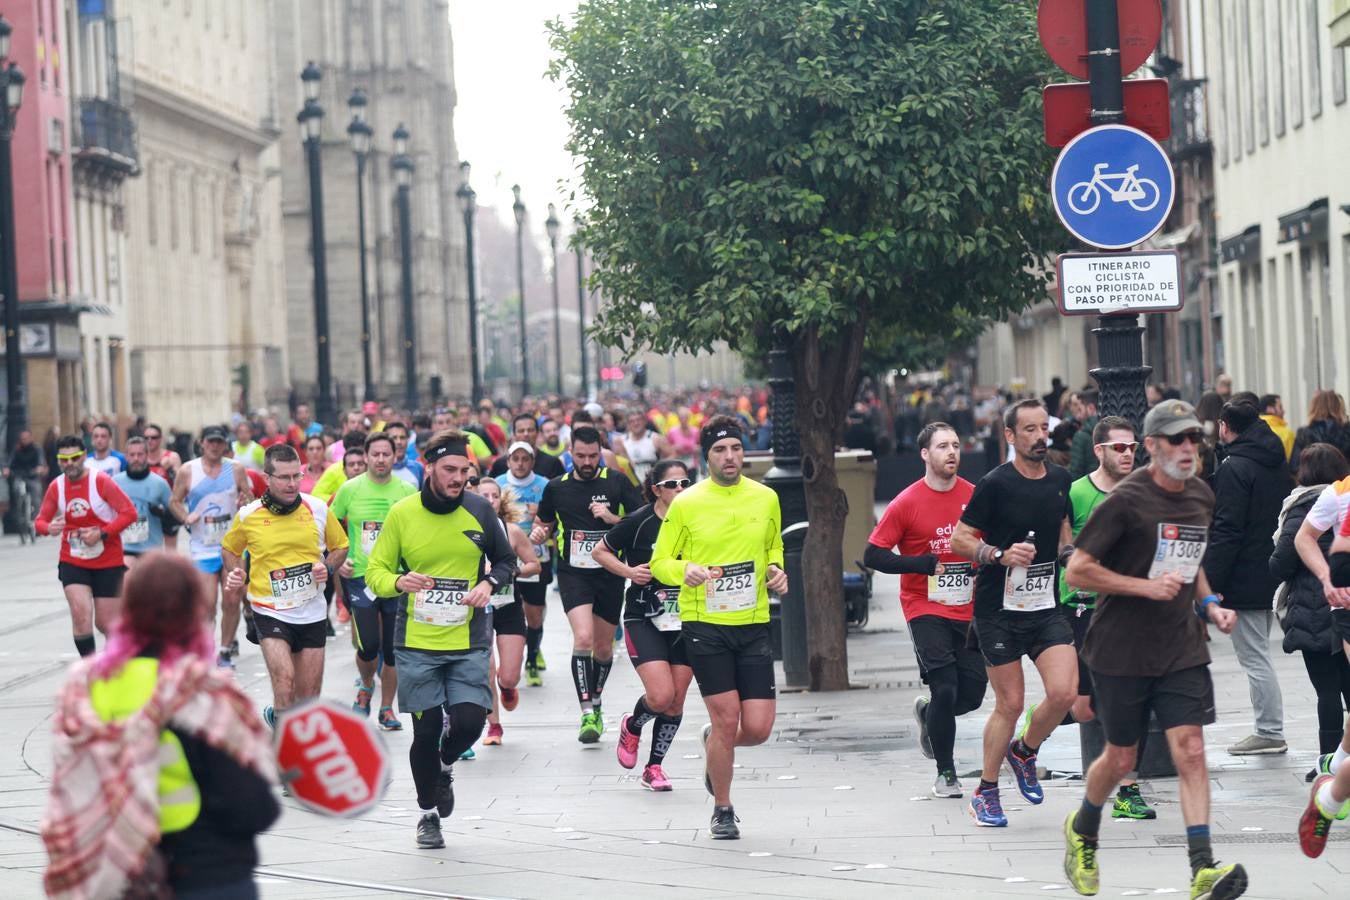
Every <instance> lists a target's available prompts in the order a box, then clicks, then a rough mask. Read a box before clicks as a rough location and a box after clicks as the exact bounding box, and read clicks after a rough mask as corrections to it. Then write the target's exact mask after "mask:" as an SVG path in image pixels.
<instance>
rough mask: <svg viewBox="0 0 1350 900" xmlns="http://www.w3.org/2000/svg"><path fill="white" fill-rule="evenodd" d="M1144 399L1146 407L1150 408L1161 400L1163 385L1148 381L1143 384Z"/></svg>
mask: <svg viewBox="0 0 1350 900" xmlns="http://www.w3.org/2000/svg"><path fill="white" fill-rule="evenodd" d="M1144 399H1145V400H1147V401H1148V408H1149V409H1152V408H1153V407H1155V406H1157V405H1158V404H1159V403H1161V402H1162V401H1163V385H1161V384H1154V383H1153V382H1151V381H1150V382H1149V383H1148V384H1146V385H1144Z"/></svg>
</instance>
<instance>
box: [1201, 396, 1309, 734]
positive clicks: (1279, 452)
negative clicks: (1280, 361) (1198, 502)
mask: <svg viewBox="0 0 1350 900" xmlns="http://www.w3.org/2000/svg"><path fill="white" fill-rule="evenodd" d="M1219 440H1221V441H1222V442H1223V443H1224V444H1226V445H1227V455H1226V457H1225V459H1224V461H1223V462H1222V463H1221V464H1220V465H1219V469H1218V471H1217V472H1215V473H1214V482H1213V484H1214V522H1213V524H1212V525H1211V526H1210V533H1209V547H1208V549H1207V551H1206V553H1205V561H1204V566H1205V576H1206V577H1207V578H1208V580H1209V585H1210V587H1211V588H1212V589H1213V591H1214V593H1216V594H1219V595H1221V596H1222V597H1223V605H1224V607H1225V608H1227V609H1231V610H1235V611H1236V612H1237V624H1236V625H1234V627H1233V649H1234V650H1235V651H1236V652H1237V657H1238V662H1240V663H1241V664H1242V668H1243V670H1244V671H1245V672H1246V673H1247V688H1248V690H1249V692H1250V693H1251V698H1252V707H1253V710H1254V712H1255V715H1256V731H1255V733H1253V734H1251V735H1248V736H1247V737H1245V738H1243V739H1242V740H1240V741H1238V742H1237V743H1236V744H1233V745H1232V746H1231V747H1229V748H1228V752H1229V753H1231V754H1233V755H1235V756H1243V755H1249V754H1256V753H1284V752H1285V751H1287V750H1288V749H1289V747H1288V745H1287V744H1286V743H1285V740H1284V708H1283V699H1282V697H1281V696H1280V684H1279V681H1278V680H1277V679H1276V677H1275V668H1274V667H1273V666H1272V665H1271V662H1270V623H1271V618H1272V615H1273V614H1272V612H1271V608H1270V606H1271V597H1272V596H1273V595H1274V593H1275V587H1276V585H1278V584H1279V580H1278V579H1277V578H1276V577H1275V576H1274V575H1272V574H1271V573H1270V565H1269V561H1270V555H1271V553H1273V552H1274V550H1275V542H1274V541H1273V540H1272V539H1271V533H1272V532H1273V531H1274V529H1275V526H1276V523H1277V522H1278V521H1279V516H1280V509H1281V507H1282V506H1283V504H1284V498H1285V497H1286V496H1288V494H1289V490H1290V488H1291V484H1290V478H1289V474H1288V469H1287V468H1286V467H1285V460H1284V447H1283V445H1282V444H1281V443H1280V439H1279V438H1278V437H1276V436H1275V432H1273V431H1271V430H1270V426H1269V425H1267V424H1266V423H1265V422H1263V421H1261V417H1260V413H1259V412H1258V411H1257V408H1256V407H1255V406H1254V405H1252V404H1250V403H1240V402H1233V403H1227V404H1225V405H1224V408H1223V412H1222V414H1220V416H1219Z"/></svg>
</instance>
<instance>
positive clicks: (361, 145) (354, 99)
mask: <svg viewBox="0 0 1350 900" xmlns="http://www.w3.org/2000/svg"><path fill="white" fill-rule="evenodd" d="M347 108H348V109H349V110H351V113H352V121H351V124H350V125H348V126H347V136H348V137H349V138H351V142H352V153H353V154H354V155H355V156H356V233H357V239H358V243H359V248H358V252H359V253H360V254H361V373H362V375H363V376H364V377H365V398H364V399H366V400H374V399H375V379H374V376H373V375H372V372H371V365H370V292H369V290H368V289H367V283H368V278H367V276H366V159H367V157H369V155H370V138H371V134H372V129H371V127H370V124H369V123H367V122H366V92H365V91H363V90H361V88H357V89H356V90H354V91H352V95H351V97H349V98H348V99H347Z"/></svg>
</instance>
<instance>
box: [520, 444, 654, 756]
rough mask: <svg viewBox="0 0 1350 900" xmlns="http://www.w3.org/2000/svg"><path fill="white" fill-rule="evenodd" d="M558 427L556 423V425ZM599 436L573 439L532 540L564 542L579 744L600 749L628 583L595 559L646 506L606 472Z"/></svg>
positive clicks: (562, 579)
mask: <svg viewBox="0 0 1350 900" xmlns="http://www.w3.org/2000/svg"><path fill="white" fill-rule="evenodd" d="M550 421H551V420H550ZM600 447H601V438H600V432H598V431H596V430H595V429H594V428H593V427H591V426H589V425H584V426H582V427H580V428H577V429H576V430H575V431H574V432H573V433H572V458H573V460H575V463H576V468H575V470H574V471H572V472H570V473H568V474H567V475H563V476H562V477H561V478H555V479H553V480H552V481H550V482H549V483H548V486H547V487H545V488H544V494H543V497H542V498H541V499H540V501H539V509H538V511H537V513H536V516H537V521H538V524H536V525H535V526H534V529H533V531H531V533H530V541H531V542H532V543H534V544H542V543H544V542H545V541H547V540H548V539H549V538H550V537H551V536H553V534H554V532H555V530H556V532H557V538H558V592H559V593H560V594H561V596H562V604H563V610H564V611H565V612H566V613H567V622H568V624H569V625H571V626H572V682H573V685H574V686H575V688H576V692H577V702H578V703H579V704H580V705H581V730H580V732H579V733H578V734H577V740H579V741H581V743H583V744H594V743H595V742H596V741H598V740H600V735H601V734H603V733H604V730H605V721H604V717H603V715H602V713H601V710H600V698H601V694H602V692H603V691H604V689H605V681H606V679H608V678H609V670H610V668H611V667H612V666H613V665H614V641H613V640H612V637H611V636H612V635H613V634H614V632H615V629H616V628H617V627H618V624H619V619H620V613H621V611H622V609H623V579H621V578H619V577H617V576H615V575H611V574H610V573H609V572H606V571H605V570H604V569H602V568H600V564H599V563H598V562H596V561H595V558H594V557H593V556H592V555H591V551H592V550H594V549H595V546H596V545H597V544H599V543H600V539H601V538H603V537H604V536H605V532H607V531H609V529H610V528H611V527H613V526H614V525H615V524H616V523H617V522H618V521H619V519H620V517H622V516H623V515H624V514H625V512H628V511H631V510H634V509H637V508H638V507H640V506H642V495H641V494H639V493H638V490H637V488H635V487H634V486H633V484H632V482H630V481H629V480H628V479H627V478H625V477H624V476H623V475H620V474H619V473H618V472H616V471H614V470H613V469H602V468H601V467H600Z"/></svg>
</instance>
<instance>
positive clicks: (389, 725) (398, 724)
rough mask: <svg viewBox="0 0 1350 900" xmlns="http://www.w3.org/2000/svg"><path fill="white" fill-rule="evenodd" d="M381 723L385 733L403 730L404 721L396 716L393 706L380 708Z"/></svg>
mask: <svg viewBox="0 0 1350 900" xmlns="http://www.w3.org/2000/svg"><path fill="white" fill-rule="evenodd" d="M379 722H380V728H381V729H383V730H384V731H402V730H403V721H402V720H401V719H399V717H398V716H396V715H394V708H393V707H392V706H381V707H380V718H379Z"/></svg>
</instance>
